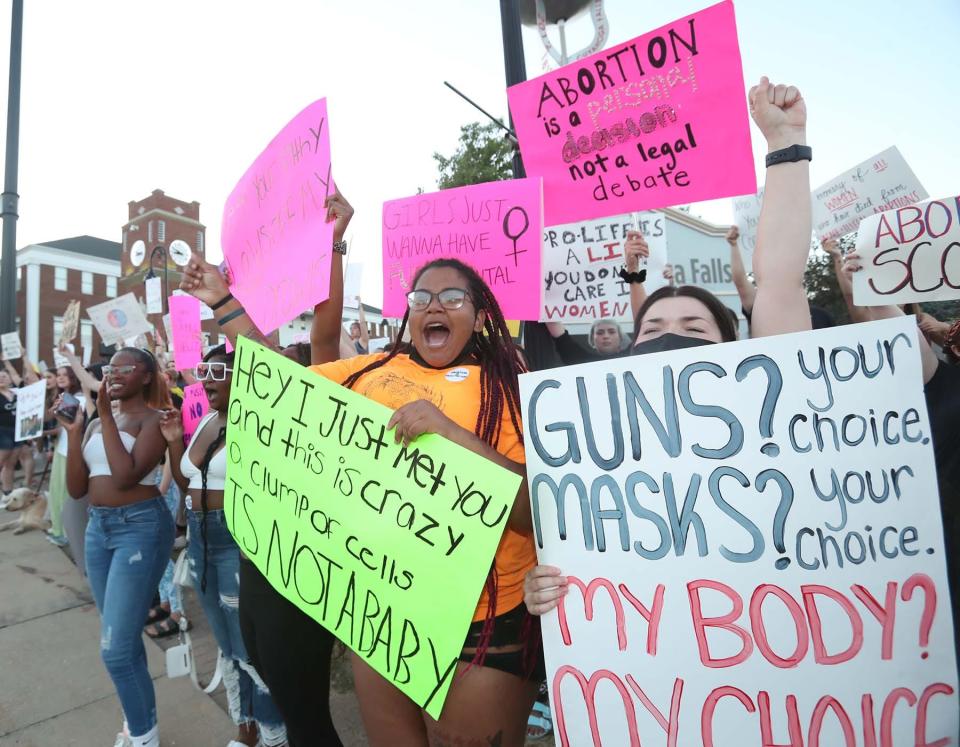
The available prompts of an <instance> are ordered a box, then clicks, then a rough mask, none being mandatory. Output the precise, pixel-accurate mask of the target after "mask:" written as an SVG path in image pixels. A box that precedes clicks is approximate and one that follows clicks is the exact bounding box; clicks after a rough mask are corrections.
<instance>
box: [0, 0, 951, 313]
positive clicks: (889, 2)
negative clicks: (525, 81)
mask: <svg viewBox="0 0 960 747" xmlns="http://www.w3.org/2000/svg"><path fill="white" fill-rule="evenodd" d="M709 4H710V3H709V2H705V1H704V0H668V1H667V2H660V3H652V2H638V1H637V0H606V2H605V4H604V5H605V8H606V14H607V18H608V20H609V25H610V32H609V36H608V42H607V46H611V45H613V44H616V43H618V42H621V41H626V40H629V39H631V38H633V37H635V36H639V35H640V34H643V33H645V32H647V31H650V30H652V29H654V28H657V27H658V26H661V25H663V24H665V23H667V22H669V21H671V20H673V19H675V18H679V17H682V16H684V15H687V14H689V13H691V12H693V11H696V10H699V9H701V8H703V7H706V6H707V5H709ZM25 5H26V6H27V7H26V8H25V11H24V35H23V77H22V99H21V123H20V174H19V193H20V195H21V198H20V220H19V222H18V229H17V245H18V246H19V247H23V246H26V245H28V244H31V243H41V242H43V241H50V240H55V239H60V238H66V237H70V236H76V235H80V234H90V235H93V236H97V237H100V238H105V239H111V240H114V241H120V239H121V232H120V229H121V226H122V225H123V224H124V223H125V222H126V220H127V203H128V202H129V201H130V200H139V199H142V198H144V197H146V196H147V195H148V194H149V193H150V192H151V191H152V190H153V189H158V188H159V189H163V190H164V191H165V192H166V193H167V194H168V195H171V196H173V197H176V198H178V199H182V200H187V201H190V200H197V201H199V202H200V205H201V207H200V217H201V221H202V222H203V223H205V224H206V226H207V253H208V257H210V258H212V259H219V256H220V252H219V237H220V216H221V213H222V210H223V204H224V201H225V200H226V197H227V195H229V193H230V191H231V190H232V189H233V187H234V185H235V183H236V181H237V180H238V179H239V178H240V176H241V175H242V174H243V172H244V171H245V170H246V168H247V167H248V166H249V164H250V163H251V162H252V161H253V160H254V158H255V157H256V156H257V155H258V154H259V152H260V151H261V150H262V149H263V147H264V146H266V144H267V143H268V142H269V141H270V139H271V138H272V137H273V135H275V134H276V132H277V131H279V129H280V128H281V127H282V126H283V125H284V124H285V123H286V122H287V121H288V120H289V119H291V118H292V117H293V116H294V115H295V114H296V113H297V112H299V111H300V110H301V109H302V108H304V107H305V106H306V105H307V104H308V103H310V102H311V101H314V100H315V99H318V98H321V97H324V96H326V97H327V99H328V106H329V114H330V131H331V146H332V155H333V170H334V178H335V179H336V181H337V183H338V185H339V186H340V188H341V191H342V192H343V194H344V195H345V197H346V198H347V199H348V200H349V201H350V202H351V203H352V204H353V206H354V208H355V210H356V214H355V217H354V219H353V222H352V224H351V227H350V230H349V231H348V235H347V238H348V239H349V240H350V242H351V262H354V261H362V262H363V264H364V280H363V294H364V301H366V302H369V303H372V304H374V305H379V303H380V287H381V278H380V272H381V269H380V245H381V244H380V211H381V205H382V203H383V201H384V200H388V199H395V198H398V197H404V196H408V195H411V194H415V193H416V191H417V189H418V188H421V189H423V190H425V191H433V190H434V189H436V177H437V170H436V163H435V162H434V160H433V158H432V154H433V153H434V152H436V151H439V152H441V153H444V154H446V155H449V154H451V153H452V152H453V151H454V150H455V148H456V143H457V138H458V135H459V130H460V126H461V125H463V124H465V123H467V122H470V121H474V120H477V119H481V116H480V115H479V114H478V113H477V112H475V110H473V109H472V108H471V107H470V106H469V105H467V104H466V103H465V102H463V101H462V100H461V99H459V98H458V97H457V96H455V95H454V94H453V93H451V92H450V91H449V90H448V89H447V88H445V87H444V85H443V81H445V80H448V81H450V82H451V83H453V84H454V85H455V86H457V87H458V88H460V89H461V90H462V91H464V92H466V93H467V94H468V95H470V96H471V97H472V98H473V99H475V100H476V101H477V102H478V103H479V104H480V105H481V106H483V107H484V108H486V109H487V110H488V111H490V112H492V113H493V114H495V115H497V116H501V117H505V116H506V113H507V104H506V95H505V87H504V86H505V84H504V70H503V49H502V43H501V30H500V17H499V3H497V2H496V0H407V2H396V0H368V2H351V3H342V2H332V1H330V0H271V2H269V3H264V2H259V1H255V0H231V1H229V2H228V1H226V0H202V1H201V0H164V2H162V3H160V2H142V1H136V0H92V1H91V2H85V3H80V2H76V0H43V1H42V2H30V1H29V0H27V2H26V3H25ZM735 8H736V15H737V25H738V34H739V39H740V47H741V54H742V58H743V68H744V77H745V80H746V85H747V86H749V85H752V84H753V83H755V82H756V81H757V80H758V79H759V77H760V75H762V74H766V75H768V76H770V78H771V79H772V80H774V81H776V82H786V83H792V84H795V85H797V86H798V87H799V88H800V90H801V92H802V93H803V95H804V97H805V99H806V101H807V109H808V113H809V114H808V120H809V124H808V142H809V143H810V145H811V146H812V147H813V150H814V159H813V162H812V164H811V181H812V185H811V186H813V187H816V186H817V185H819V184H821V183H823V182H826V181H828V180H829V179H831V178H832V177H834V176H836V175H838V174H839V173H840V172H841V171H843V170H845V169H846V168H848V167H851V166H853V165H855V164H856V163H858V162H860V161H862V160H865V159H867V158H869V157H870V156H872V155H874V154H876V153H879V152H880V151H882V150H884V149H886V148H888V147H889V146H891V145H897V146H898V147H899V149H900V151H901V153H902V154H903V155H904V157H905V158H906V160H907V162H908V163H909V164H910V165H911V167H912V168H913V170H914V172H915V173H916V175H917V176H918V177H919V179H920V181H921V182H922V183H923V184H924V186H925V187H926V189H927V191H928V192H929V193H930V195H931V197H942V196H947V195H955V194H957V193H958V192H960V184H958V181H960V180H958V178H957V173H958V166H960V162H958V155H957V153H958V152H957V147H956V132H957V126H958V124H957V123H960V96H958V95H957V94H958V86H957V81H956V77H955V73H956V59H955V55H954V51H955V46H956V43H957V41H956V40H957V39H958V38H960V2H957V0H920V2H916V3H911V4H904V3H902V2H896V1H895V0H843V1H842V2H838V1H837V0H830V1H829V2H828V1H827V0H808V1H807V2H804V3H802V4H797V3H795V2H786V0H738V2H736V3H735ZM9 24H10V3H9V2H4V3H0V44H2V47H0V49H2V52H0V57H2V59H0V86H2V85H3V82H5V81H6V80H7V74H8V69H7V64H8V44H9V36H10V26H9ZM567 34H568V35H567V39H568V48H569V50H570V51H575V50H577V49H579V48H581V47H583V46H585V45H586V44H587V43H588V42H589V40H590V39H591V38H592V35H593V28H592V25H591V23H590V20H589V18H587V17H586V16H582V17H579V18H576V19H574V20H572V21H571V22H570V23H569V24H568V26H567ZM523 36H524V47H525V56H526V65H527V74H528V77H535V76H537V75H539V74H541V73H542V72H543V71H544V62H545V51H544V47H543V45H542V43H541V41H540V38H539V36H538V35H537V33H536V31H535V30H534V29H524V32H523ZM553 43H554V45H555V46H556V45H558V44H559V41H558V37H557V36H556V31H555V29H554V31H553ZM951 69H952V70H954V73H953V74H951V73H950V70H951ZM0 91H2V88H0ZM0 99H2V101H0V114H2V116H3V119H2V120H0V122H5V121H6V97H5V96H3V94H2V93H0ZM752 136H753V146H754V154H755V157H756V159H755V160H756V163H757V173H758V180H759V182H761V183H762V180H763V174H762V155H763V153H764V152H765V146H764V145H763V143H762V137H761V136H760V134H759V132H758V131H757V130H756V128H755V127H752ZM692 212H693V213H694V214H699V215H701V216H702V217H704V218H706V219H708V220H711V221H713V222H715V223H718V224H727V223H729V222H731V220H732V210H731V208H730V201H729V200H719V201H713V202H709V203H699V204H697V205H694V206H693V207H692Z"/></svg>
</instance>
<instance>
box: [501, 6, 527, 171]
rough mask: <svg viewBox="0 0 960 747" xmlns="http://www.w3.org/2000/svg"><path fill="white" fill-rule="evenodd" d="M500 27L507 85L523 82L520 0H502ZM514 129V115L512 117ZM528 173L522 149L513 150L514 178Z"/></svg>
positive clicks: (525, 72)
mask: <svg viewBox="0 0 960 747" xmlns="http://www.w3.org/2000/svg"><path fill="white" fill-rule="evenodd" d="M500 27H501V31H502V34H503V67H504V70H505V72H506V74H507V87H509V86H512V85H515V84H516V83H523V81H525V80H526V79H527V65H526V62H524V59H523V38H522V37H521V35H520V5H519V0H500ZM510 129H511V130H512V129H513V117H511V118H510ZM526 175H527V172H526V171H525V170H524V168H523V160H522V159H521V158H520V151H519V150H518V149H515V150H514V152H513V178H514V179H522V178H523V177H525V176H526Z"/></svg>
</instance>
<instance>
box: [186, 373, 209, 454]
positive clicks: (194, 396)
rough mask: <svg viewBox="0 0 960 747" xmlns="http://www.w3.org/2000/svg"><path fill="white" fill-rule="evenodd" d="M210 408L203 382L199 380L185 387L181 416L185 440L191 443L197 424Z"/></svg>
mask: <svg viewBox="0 0 960 747" xmlns="http://www.w3.org/2000/svg"><path fill="white" fill-rule="evenodd" d="M209 410H210V403H209V402H207V393H206V392H205V391H203V384H202V383H200V382H199V381H198V382H196V383H194V384H191V385H190V386H188V387H185V388H184V390H183V408H182V409H181V410H180V417H181V419H182V420H183V440H184V441H185V442H187V443H190V438H191V437H192V436H193V434H194V432H195V431H196V430H197V425H199V423H200V421H201V420H203V416H204V415H206V414H207V412H208V411H209Z"/></svg>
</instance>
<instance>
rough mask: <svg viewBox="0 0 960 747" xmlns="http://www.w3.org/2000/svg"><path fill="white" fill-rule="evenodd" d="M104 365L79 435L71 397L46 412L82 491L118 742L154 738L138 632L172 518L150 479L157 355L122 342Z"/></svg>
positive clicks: (156, 449)
mask: <svg viewBox="0 0 960 747" xmlns="http://www.w3.org/2000/svg"><path fill="white" fill-rule="evenodd" d="M103 374H104V378H103V381H102V382H101V384H100V392H99V395H98V397H97V413H98V414H99V417H98V418H97V419H96V420H94V421H93V422H92V423H90V425H89V427H88V428H87V432H86V435H84V434H83V433H82V429H83V412H82V411H80V409H79V408H78V407H77V405H76V401H75V400H74V401H73V402H69V401H68V402H59V401H58V403H57V405H55V409H54V412H55V413H56V414H57V418H58V419H59V420H60V422H61V423H62V424H63V426H64V430H65V431H66V433H67V480H66V482H67V491H68V492H69V493H70V495H71V496H72V497H73V498H76V499H79V498H82V497H83V496H85V495H86V496H88V497H89V499H90V508H89V517H90V518H89V522H88V523H87V530H86V535H85V559H86V565H87V577H88V578H89V580H90V588H91V590H92V591H93V598H94V601H95V602H96V604H97V610H98V611H99V612H100V618H101V634H100V655H101V657H102V658H103V663H104V665H105V666H106V668H107V672H108V673H109V674H110V678H111V679H112V680H113V684H114V687H115V688H116V690H117V695H118V696H119V698H120V705H121V706H122V707H123V715H124V729H123V731H122V732H121V733H120V734H118V735H117V741H116V744H117V745H132V746H133V747H157V746H158V745H159V744H160V737H159V727H158V725H157V706H156V699H155V696H154V691H153V680H152V678H151V677H150V672H149V671H148V670H147V655H146V651H145V650H144V648H143V639H142V637H141V633H142V630H143V621H144V619H145V618H146V616H147V611H148V610H149V609H150V602H151V600H152V597H153V592H154V590H156V588H157V584H158V583H159V581H160V577H161V576H162V575H163V569H164V568H165V567H166V565H167V561H168V560H169V559H170V551H171V550H172V548H173V534H174V527H173V518H172V517H171V516H170V511H169V510H167V506H166V504H165V503H164V501H163V498H162V497H161V496H160V494H159V492H158V491H157V488H156V484H157V480H156V472H157V470H159V469H160V460H161V458H162V457H163V454H164V451H165V450H166V448H167V445H166V442H165V441H164V439H163V435H162V434H161V432H160V417H161V414H160V411H159V410H158V409H157V408H158V407H162V406H163V403H164V402H165V401H166V397H165V396H164V391H163V386H164V384H163V381H162V377H161V376H160V374H159V372H158V371H157V363H156V360H155V359H154V357H153V356H152V355H151V354H150V353H148V352H146V351H144V350H139V349H137V348H121V349H120V350H119V351H117V353H116V354H115V355H114V356H113V358H112V359H111V361H110V365H108V366H104V367H103Z"/></svg>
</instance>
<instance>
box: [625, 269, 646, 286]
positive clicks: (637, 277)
mask: <svg viewBox="0 0 960 747" xmlns="http://www.w3.org/2000/svg"><path fill="white" fill-rule="evenodd" d="M618 274H619V275H620V277H621V278H623V281H624V282H625V283H642V282H643V281H644V280H646V279H647V271H646V270H640V271H639V272H627V268H626V267H622V268H620V272H619V273H618Z"/></svg>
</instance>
